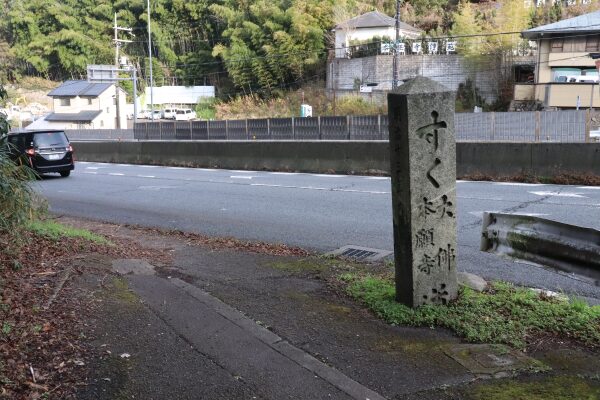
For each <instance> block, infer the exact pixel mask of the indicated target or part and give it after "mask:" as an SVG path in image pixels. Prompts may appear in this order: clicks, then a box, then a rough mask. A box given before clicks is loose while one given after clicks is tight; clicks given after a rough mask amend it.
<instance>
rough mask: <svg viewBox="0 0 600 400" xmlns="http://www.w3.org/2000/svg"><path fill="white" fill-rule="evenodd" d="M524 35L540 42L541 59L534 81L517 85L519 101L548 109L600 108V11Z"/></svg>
mask: <svg viewBox="0 0 600 400" xmlns="http://www.w3.org/2000/svg"><path fill="white" fill-rule="evenodd" d="M521 36H522V37H523V38H525V39H529V40H532V41H535V42H536V43H537V60H536V68H535V73H534V76H533V79H532V81H533V82H532V83H531V84H519V85H516V86H515V93H514V100H515V101H517V102H537V103H539V105H540V106H541V107H543V108H545V109H573V108H577V107H579V108H589V107H590V106H591V107H594V108H600V92H598V69H597V68H596V64H595V60H594V59H592V57H591V54H592V53H600V11H596V12H592V13H588V14H584V15H580V16H578V17H574V18H569V19H565V20H562V21H558V22H555V23H552V24H548V25H543V26H538V27H536V28H533V29H529V30H527V31H524V32H522V34H521ZM594 88H596V89H595V90H594ZM594 92H596V93H594Z"/></svg>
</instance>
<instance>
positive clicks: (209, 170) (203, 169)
mask: <svg viewBox="0 0 600 400" xmlns="http://www.w3.org/2000/svg"><path fill="white" fill-rule="evenodd" d="M196 170H198V171H206V172H216V171H220V170H219V169H215V168H196Z"/></svg>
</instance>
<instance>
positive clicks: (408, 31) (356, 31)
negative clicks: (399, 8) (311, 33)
mask: <svg viewBox="0 0 600 400" xmlns="http://www.w3.org/2000/svg"><path fill="white" fill-rule="evenodd" d="M333 32H335V57H336V58H346V57H347V49H348V47H350V46H351V43H352V42H354V41H360V42H368V41H369V40H371V39H373V38H374V37H379V38H383V37H388V38H390V39H392V40H394V39H395V38H396V20H395V19H394V18H392V17H389V16H387V15H385V14H383V13H380V12H379V11H371V12H368V13H366V14H363V15H360V16H358V17H354V18H352V19H349V20H348V21H345V22H342V23H340V24H339V25H337V26H336V27H335V28H334V29H333ZM422 33H423V31H422V30H421V29H419V28H415V27H414V26H411V25H408V24H406V23H404V22H400V37H403V38H409V39H416V38H418V37H420V36H421V34H422Z"/></svg>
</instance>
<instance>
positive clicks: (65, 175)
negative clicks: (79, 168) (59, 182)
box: [60, 171, 71, 178]
mask: <svg viewBox="0 0 600 400" xmlns="http://www.w3.org/2000/svg"><path fill="white" fill-rule="evenodd" d="M69 175H71V171H60V176H62V177H63V178H66V177H67V176H69Z"/></svg>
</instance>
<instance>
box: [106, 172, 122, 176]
mask: <svg viewBox="0 0 600 400" xmlns="http://www.w3.org/2000/svg"><path fill="white" fill-rule="evenodd" d="M109 175H112V176H125V174H121V173H118V172H111V173H110V174H109Z"/></svg>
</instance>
